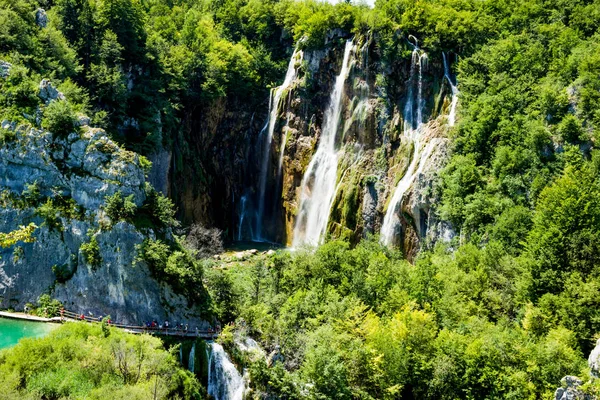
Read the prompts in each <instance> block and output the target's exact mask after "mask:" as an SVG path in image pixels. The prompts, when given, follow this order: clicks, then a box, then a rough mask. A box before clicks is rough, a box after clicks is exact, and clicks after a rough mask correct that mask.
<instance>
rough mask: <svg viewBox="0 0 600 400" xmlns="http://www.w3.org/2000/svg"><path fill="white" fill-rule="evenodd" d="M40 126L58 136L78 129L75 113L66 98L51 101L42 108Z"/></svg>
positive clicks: (63, 135) (66, 134) (64, 135)
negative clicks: (42, 114) (42, 116)
mask: <svg viewBox="0 0 600 400" xmlns="http://www.w3.org/2000/svg"><path fill="white" fill-rule="evenodd" d="M42 127H43V128H44V129H47V130H49V131H50V132H52V133H53V134H55V135H56V136H59V137H66V136H68V135H69V134H70V133H73V132H76V131H77V130H78V125H77V114H76V113H75V111H74V110H73V108H72V107H71V105H70V104H69V102H67V101H66V100H55V101H52V102H51V103H50V104H48V106H47V107H46V109H45V110H44V118H43V119H42Z"/></svg>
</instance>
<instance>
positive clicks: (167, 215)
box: [144, 188, 179, 228]
mask: <svg viewBox="0 0 600 400" xmlns="http://www.w3.org/2000/svg"><path fill="white" fill-rule="evenodd" d="M147 196H148V197H147V198H146V204H144V208H145V209H146V210H148V212H149V214H150V217H151V219H152V221H153V222H154V224H155V225H157V226H159V227H163V228H168V227H171V228H173V227H176V226H178V225H179V221H177V219H175V205H174V204H173V202H172V201H171V199H169V198H168V197H166V196H163V195H162V194H161V193H159V192H157V191H156V190H155V189H154V188H150V190H148V193H147Z"/></svg>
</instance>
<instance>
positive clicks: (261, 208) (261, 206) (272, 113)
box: [252, 50, 302, 241]
mask: <svg viewBox="0 0 600 400" xmlns="http://www.w3.org/2000/svg"><path fill="white" fill-rule="evenodd" d="M298 58H299V59H300V61H301V60H302V51H299V50H294V53H293V54H292V58H291V59H290V63H289V64H288V69H287V72H286V74H285V79H284V80H283V83H282V84H281V86H279V87H277V88H275V89H273V90H272V91H271V97H270V99H269V118H268V120H267V123H266V125H265V127H264V128H263V130H262V131H261V136H263V135H265V134H266V138H265V141H264V147H263V152H262V156H263V158H262V163H261V169H260V180H259V198H258V212H257V215H256V237H253V238H252V239H253V240H256V241H263V240H264V239H263V232H262V230H263V218H264V213H265V201H266V199H265V195H266V190H267V179H268V174H269V163H270V160H271V144H272V143H273V134H274V132H275V127H276V125H277V117H278V115H279V107H280V105H281V99H282V96H283V95H284V94H285V93H286V91H287V90H288V88H289V87H290V86H291V84H292V83H293V82H294V80H295V79H296V74H297V71H296V64H297V62H298Z"/></svg>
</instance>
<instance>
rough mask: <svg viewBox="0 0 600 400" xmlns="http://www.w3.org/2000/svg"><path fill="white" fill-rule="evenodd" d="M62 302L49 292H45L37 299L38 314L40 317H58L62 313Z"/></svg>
mask: <svg viewBox="0 0 600 400" xmlns="http://www.w3.org/2000/svg"><path fill="white" fill-rule="evenodd" d="M62 307H63V305H62V303H61V302H60V301H58V300H56V299H52V298H51V297H50V295H49V294H43V295H41V296H40V297H39V299H38V301H37V309H36V314H37V315H39V316H40V317H47V318H52V317H57V316H58V315H59V314H60V309H61V308H62Z"/></svg>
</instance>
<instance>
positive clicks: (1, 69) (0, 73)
mask: <svg viewBox="0 0 600 400" xmlns="http://www.w3.org/2000/svg"><path fill="white" fill-rule="evenodd" d="M11 68H12V64H11V63H8V62H6V61H1V60H0V78H6V77H8V75H9V74H10V69H11Z"/></svg>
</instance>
